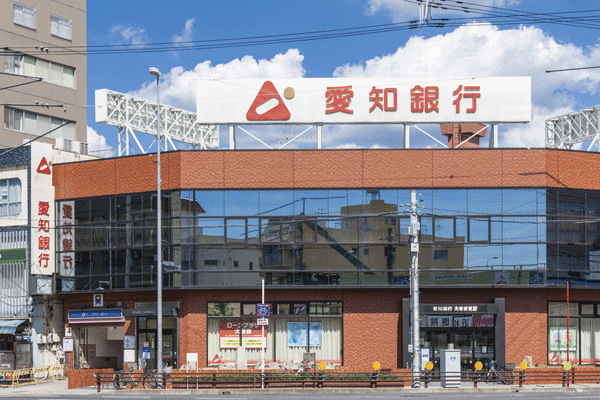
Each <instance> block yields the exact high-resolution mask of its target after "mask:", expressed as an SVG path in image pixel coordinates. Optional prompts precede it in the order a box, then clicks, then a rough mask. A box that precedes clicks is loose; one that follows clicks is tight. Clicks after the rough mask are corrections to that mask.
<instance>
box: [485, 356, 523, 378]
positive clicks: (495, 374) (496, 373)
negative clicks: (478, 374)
mask: <svg viewBox="0 0 600 400" xmlns="http://www.w3.org/2000/svg"><path fill="white" fill-rule="evenodd" d="M510 367H511V366H510V365H508V364H507V365H506V366H503V367H500V368H498V361H496V360H493V359H491V358H490V359H489V360H488V362H487V368H488V370H487V373H486V374H485V376H484V377H483V380H484V381H486V382H498V383H500V382H502V383H504V384H505V385H512V384H513V382H514V378H515V373H514V364H513V365H512V368H510Z"/></svg>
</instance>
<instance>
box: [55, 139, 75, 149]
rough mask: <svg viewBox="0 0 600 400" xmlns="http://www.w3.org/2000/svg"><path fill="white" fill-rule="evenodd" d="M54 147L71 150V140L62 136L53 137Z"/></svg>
mask: <svg viewBox="0 0 600 400" xmlns="http://www.w3.org/2000/svg"><path fill="white" fill-rule="evenodd" d="M54 148H55V149H58V150H64V151H73V141H72V140H70V139H66V138H64V137H57V138H56V139H54Z"/></svg>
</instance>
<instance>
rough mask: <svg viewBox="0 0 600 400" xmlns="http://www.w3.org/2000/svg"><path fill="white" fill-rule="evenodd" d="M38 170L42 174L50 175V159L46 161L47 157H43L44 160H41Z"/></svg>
mask: <svg viewBox="0 0 600 400" xmlns="http://www.w3.org/2000/svg"><path fill="white" fill-rule="evenodd" d="M37 172H39V173H40V174H47V175H50V174H51V173H52V171H51V170H50V165H48V161H46V157H42V161H40V165H38V167H37Z"/></svg>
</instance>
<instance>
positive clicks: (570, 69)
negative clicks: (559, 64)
mask: <svg viewBox="0 0 600 400" xmlns="http://www.w3.org/2000/svg"><path fill="white" fill-rule="evenodd" d="M594 68H600V65H596V66H594V67H579V68H563V69H551V70H548V71H546V73H550V72H563V71H577V70H580V69H594Z"/></svg>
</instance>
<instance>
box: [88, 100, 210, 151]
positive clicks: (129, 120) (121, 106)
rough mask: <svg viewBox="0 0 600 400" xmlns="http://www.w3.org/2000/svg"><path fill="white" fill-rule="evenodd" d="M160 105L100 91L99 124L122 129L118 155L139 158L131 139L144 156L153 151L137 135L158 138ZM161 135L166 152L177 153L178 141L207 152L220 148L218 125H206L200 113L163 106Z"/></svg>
mask: <svg viewBox="0 0 600 400" xmlns="http://www.w3.org/2000/svg"><path fill="white" fill-rule="evenodd" d="M156 108H157V107H156V103H153V102H151V101H148V100H144V99H140V98H138V97H133V96H130V95H126V94H123V93H119V92H114V91H112V90H108V89H101V90H96V122H99V123H102V124H106V125H111V126H116V127H117V128H118V129H119V149H118V155H119V156H122V155H123V153H125V155H129V154H130V151H131V152H132V153H133V154H135V148H134V146H133V143H132V141H131V140H130V138H133V141H134V142H135V144H136V145H137V147H138V149H139V151H140V152H141V153H142V154H146V153H148V152H149V150H150V149H151V148H152V147H153V144H154V142H153V143H151V144H150V145H149V146H148V148H147V149H144V147H143V146H142V144H141V143H140V141H139V140H138V138H137V136H136V134H135V132H140V133H145V134H149V135H152V136H155V135H156V129H157V127H156V125H157V112H156ZM160 123H161V134H162V137H164V147H163V150H168V147H169V144H170V145H171V147H172V148H173V149H176V146H175V143H174V141H177V142H181V143H186V144H190V145H192V147H193V148H195V149H196V148H199V149H203V150H205V149H207V148H216V147H219V127H218V125H203V124H201V123H199V122H198V115H197V114H196V113H193V112H190V111H186V110H182V109H179V108H175V107H169V106H165V105H161V107H160Z"/></svg>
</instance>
